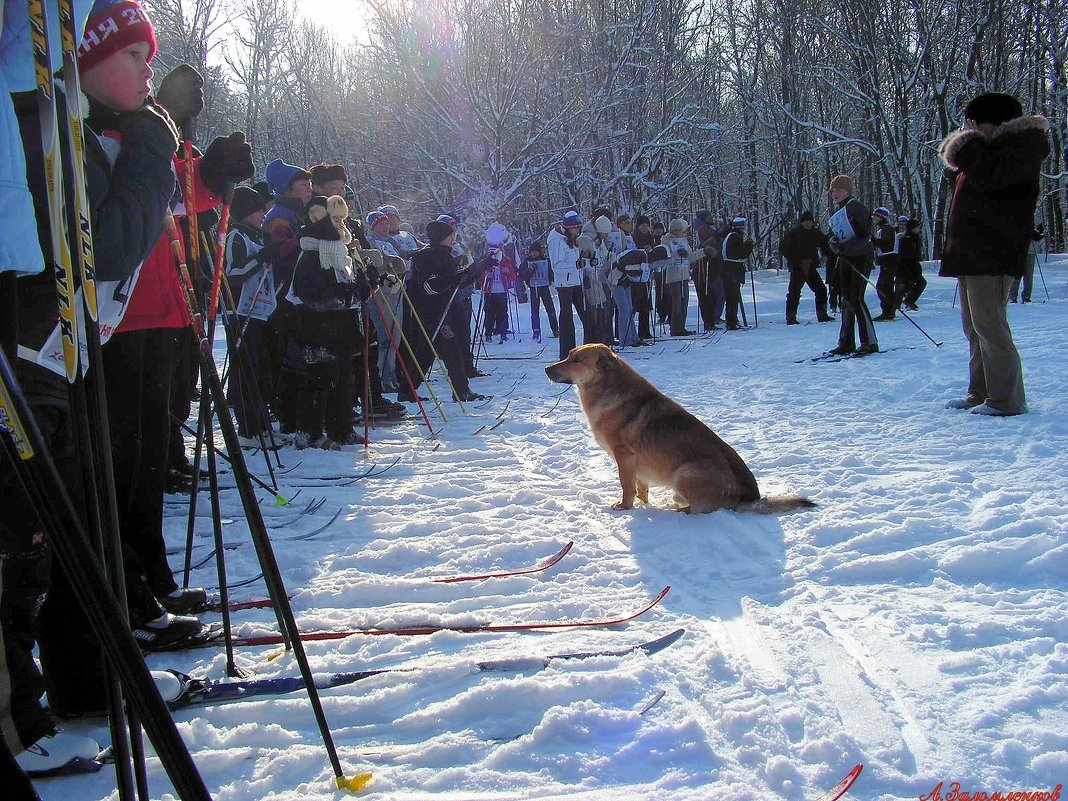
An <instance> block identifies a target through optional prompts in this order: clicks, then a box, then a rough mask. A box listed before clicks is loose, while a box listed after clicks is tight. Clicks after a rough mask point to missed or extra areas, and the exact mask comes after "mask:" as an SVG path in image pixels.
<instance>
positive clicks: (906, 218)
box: [897, 214, 909, 223]
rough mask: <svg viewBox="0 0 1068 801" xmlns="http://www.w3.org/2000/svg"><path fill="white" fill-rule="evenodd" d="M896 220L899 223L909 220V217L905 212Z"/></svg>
mask: <svg viewBox="0 0 1068 801" xmlns="http://www.w3.org/2000/svg"><path fill="white" fill-rule="evenodd" d="M897 221H898V222H899V223H907V222H908V221H909V217H908V215H907V214H902V215H901V216H900V217H898V218H897Z"/></svg>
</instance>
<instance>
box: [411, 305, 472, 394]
mask: <svg viewBox="0 0 1068 801" xmlns="http://www.w3.org/2000/svg"><path fill="white" fill-rule="evenodd" d="M401 294H402V295H403V296H404V299H405V300H406V301H408V309H409V310H410V311H411V313H412V318H413V319H414V320H415V324H416V325H418V326H419V330H420V331H422V332H423V336H424V337H425V338H426V343H427V345H428V346H429V347H430V352H431V353H432V354H434V359H435V360H437V361H441V363H442V365H444V364H445V362H444V360H442V359H441V356H440V355H438V351H437V348H435V347H434V338H436V337H437V335H438V332H439V331H440V330H441V326H442V324H443V323H444V322H445V317H446V315H447V314H448V313H449V306H450V305H452V299H453V298H455V297H456V290H455V289H454V290H453V291H452V296H451V297H450V298H449V303H448V304H447V305H446V306H445V313H444V314H442V315H441V320H439V321H438V327H437V328H435V329H434V337H431V336H430V334H428V333H427V330H426V326H424V325H423V321H422V319H421V318H420V317H419V312H417V311H416V310H415V304H414V303H412V299H411V297H409V296H408V292H407V291H406V290H405V289H404V285H403V284H402V285H401ZM431 366H433V364H432V365H431ZM442 372H443V373H444V374H445V381H446V382H447V383H448V385H449V389H451V390H452V395H453V397H454V398H456V402H457V403H458V404H459V405H460V411H462V412H463V413H464V414H467V409H466V408H464V402H463V401H462V400H460V396H459V395H458V394H457V392H456V387H454V386H453V385H452V378H451V377H450V376H449V371H448V370H447V369H444V370H442ZM429 386H430V385H429V384H427V387H428V388H429Z"/></svg>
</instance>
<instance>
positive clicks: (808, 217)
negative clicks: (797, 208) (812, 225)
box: [798, 209, 816, 222]
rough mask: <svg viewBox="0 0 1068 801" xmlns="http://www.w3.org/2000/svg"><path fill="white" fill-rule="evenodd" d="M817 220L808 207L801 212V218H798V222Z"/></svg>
mask: <svg viewBox="0 0 1068 801" xmlns="http://www.w3.org/2000/svg"><path fill="white" fill-rule="evenodd" d="M815 221H816V220H815V218H814V217H813V216H812V212H811V211H809V210H808V209H805V210H804V211H803V212H801V218H800V219H799V220H798V222H815Z"/></svg>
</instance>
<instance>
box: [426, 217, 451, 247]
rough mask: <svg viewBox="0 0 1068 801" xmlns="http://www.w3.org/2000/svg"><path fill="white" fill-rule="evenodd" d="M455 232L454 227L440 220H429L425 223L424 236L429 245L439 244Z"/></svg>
mask: <svg viewBox="0 0 1068 801" xmlns="http://www.w3.org/2000/svg"><path fill="white" fill-rule="evenodd" d="M455 232H456V229H455V228H453V227H452V226H451V225H449V224H448V223H447V222H442V221H441V220H431V221H430V222H428V223H427V224H426V238H427V239H428V240H430V244H431V245H440V244H441V243H442V242H444V241H445V240H446V239H448V238H449V236H450V235H451V234H453V233H455Z"/></svg>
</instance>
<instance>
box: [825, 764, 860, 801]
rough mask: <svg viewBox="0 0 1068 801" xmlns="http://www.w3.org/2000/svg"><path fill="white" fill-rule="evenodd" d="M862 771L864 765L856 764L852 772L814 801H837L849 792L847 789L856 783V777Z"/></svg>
mask: <svg viewBox="0 0 1068 801" xmlns="http://www.w3.org/2000/svg"><path fill="white" fill-rule="evenodd" d="M862 770H864V765H862V764H857V765H856V766H855V767H854V768H853V770H851V771H849V773H847V774H846V775H845V778H843V779H842V780H841V781H840V782H838V784H836V785H835V786H834V787H832V788H831V789H830V790H828V791H827V792H826V793H824V794H823V795H821V796H820V797H819V798H817V799H816V801H838V799H839V798H841V797H842V796H843V795H845V794H846V793H847V792H849V788H851V787H852V786H853V784H854V783H855V782H856V780H857V777H858V776H860V772H861V771H862Z"/></svg>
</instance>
